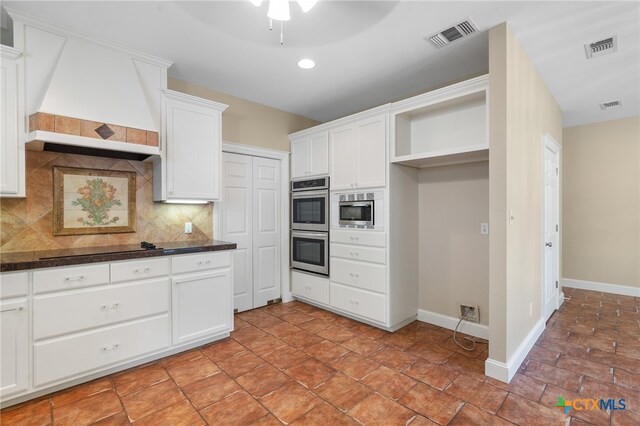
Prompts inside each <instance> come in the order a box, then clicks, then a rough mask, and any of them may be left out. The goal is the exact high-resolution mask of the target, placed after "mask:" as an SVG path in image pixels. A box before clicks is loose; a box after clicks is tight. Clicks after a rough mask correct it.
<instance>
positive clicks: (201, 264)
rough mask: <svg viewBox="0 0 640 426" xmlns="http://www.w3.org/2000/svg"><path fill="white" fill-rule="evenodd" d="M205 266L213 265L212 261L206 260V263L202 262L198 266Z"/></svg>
mask: <svg viewBox="0 0 640 426" xmlns="http://www.w3.org/2000/svg"><path fill="white" fill-rule="evenodd" d="M203 265H211V261H210V260H206V261H202V260H201V261H200V262H198V266H203Z"/></svg>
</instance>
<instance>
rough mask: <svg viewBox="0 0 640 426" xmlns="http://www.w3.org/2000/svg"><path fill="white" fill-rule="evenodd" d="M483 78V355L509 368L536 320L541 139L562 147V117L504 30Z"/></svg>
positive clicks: (495, 31) (492, 45)
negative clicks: (486, 94) (486, 81)
mask: <svg viewBox="0 0 640 426" xmlns="http://www.w3.org/2000/svg"><path fill="white" fill-rule="evenodd" d="M489 74H490V92H491V96H490V99H489V117H490V120H491V122H490V150H489V151H490V153H489V176H490V194H491V204H490V214H489V217H490V222H491V232H492V234H491V242H490V283H491V284H490V292H489V294H490V300H491V306H490V310H491V314H490V339H491V345H490V347H489V350H490V353H489V357H490V358H491V359H493V360H495V361H501V362H508V361H509V359H510V358H511V357H512V356H513V355H514V354H515V353H516V350H517V349H518V347H519V346H520V344H521V343H522V342H523V341H524V339H525V338H526V336H527V334H528V333H529V332H530V331H531V330H532V329H533V327H534V326H535V324H536V322H538V321H539V320H540V318H541V315H542V313H541V300H542V285H541V281H542V279H541V278H542V277H541V264H542V262H541V260H542V259H541V247H542V243H543V242H542V232H541V229H542V215H541V211H542V139H543V135H544V134H545V133H549V134H550V135H551V136H552V137H553V138H554V139H555V140H556V141H558V142H559V143H562V112H561V110H560V108H559V106H558V104H557V103H556V101H555V100H554V98H553V96H552V95H551V93H550V92H549V90H548V88H547V87H546V85H545V83H544V81H543V80H542V78H541V77H540V75H539V74H538V73H537V71H536V69H535V67H534V65H533V63H532V62H531V60H530V59H529V58H528V57H527V54H526V53H525V51H524V50H523V48H522V46H521V45H520V42H519V41H518V39H517V38H516V37H515V35H514V34H513V33H512V31H511V29H510V28H509V27H508V25H507V24H501V25H498V26H496V27H494V28H492V29H491V30H490V32H489ZM507 212H513V220H512V221H511V222H512V223H510V221H509V219H508V217H507V216H508V214H507ZM530 304H531V305H532V306H533V309H532V312H531V313H530Z"/></svg>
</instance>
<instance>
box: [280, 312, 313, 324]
mask: <svg viewBox="0 0 640 426" xmlns="http://www.w3.org/2000/svg"><path fill="white" fill-rule="evenodd" d="M280 318H281V319H282V320H283V321H286V322H289V323H291V324H294V325H299V324H302V323H303V322H307V321H312V320H314V319H315V318H313V317H312V316H311V315H307V314H305V313H304V312H292V313H290V314H286V315H283V316H281V317H280Z"/></svg>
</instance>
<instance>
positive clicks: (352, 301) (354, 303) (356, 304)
mask: <svg viewBox="0 0 640 426" xmlns="http://www.w3.org/2000/svg"><path fill="white" fill-rule="evenodd" d="M349 302H351V304H352V305H355V306H358V305H360V302H358V301H357V300H353V299H352V300H349Z"/></svg>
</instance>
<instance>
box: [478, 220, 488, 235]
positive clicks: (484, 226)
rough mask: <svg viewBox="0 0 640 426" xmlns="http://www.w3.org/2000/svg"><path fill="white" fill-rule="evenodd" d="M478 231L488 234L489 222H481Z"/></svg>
mask: <svg viewBox="0 0 640 426" xmlns="http://www.w3.org/2000/svg"><path fill="white" fill-rule="evenodd" d="M480 233H481V234H482V235H489V224H488V223H481V224H480Z"/></svg>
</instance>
